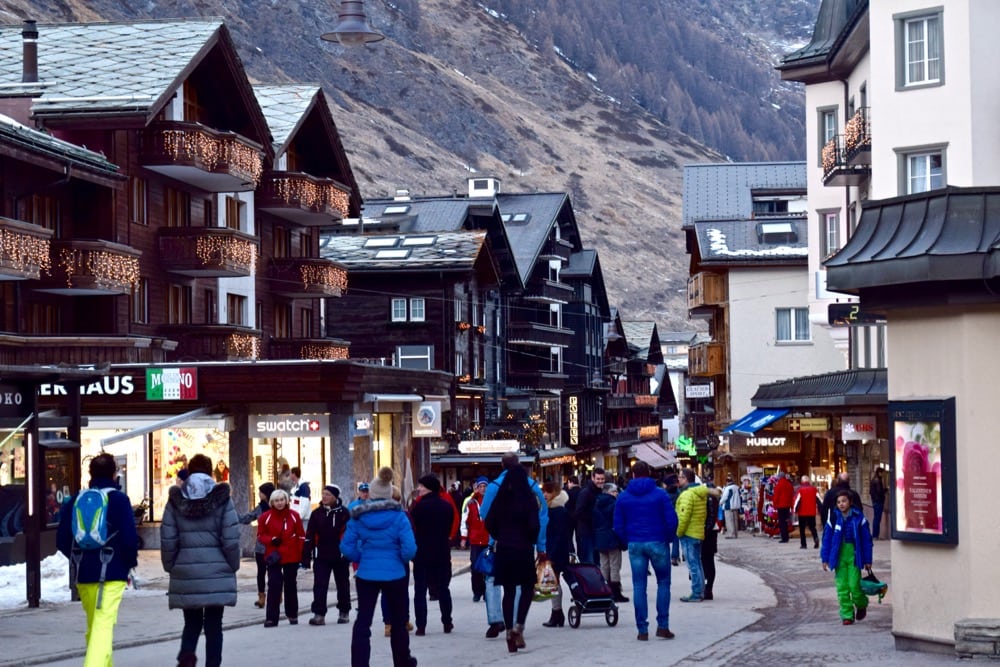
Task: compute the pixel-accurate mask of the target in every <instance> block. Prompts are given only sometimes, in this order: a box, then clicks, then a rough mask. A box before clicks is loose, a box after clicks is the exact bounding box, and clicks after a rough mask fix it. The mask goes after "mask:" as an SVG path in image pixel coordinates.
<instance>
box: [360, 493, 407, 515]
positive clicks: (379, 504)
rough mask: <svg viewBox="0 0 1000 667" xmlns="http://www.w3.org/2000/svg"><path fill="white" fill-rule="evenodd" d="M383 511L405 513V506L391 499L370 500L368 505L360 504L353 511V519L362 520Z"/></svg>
mask: <svg viewBox="0 0 1000 667" xmlns="http://www.w3.org/2000/svg"><path fill="white" fill-rule="evenodd" d="M381 510H394V511H398V512H402V511H403V506H402V505H401V504H400V503H399V502H398V501H396V500H393V499H391V498H387V499H379V500H369V501H368V502H366V503H359V504H357V505H355V506H354V507H353V508H352V509H351V518H352V519H360V518H361V517H362V516H365V515H368V514H371V513H372V512H378V511H381Z"/></svg>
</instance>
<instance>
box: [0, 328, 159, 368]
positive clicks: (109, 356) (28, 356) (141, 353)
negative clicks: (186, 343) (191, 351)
mask: <svg viewBox="0 0 1000 667" xmlns="http://www.w3.org/2000/svg"><path fill="white" fill-rule="evenodd" d="M176 347H177V342H176V341H173V340H167V339H163V338H147V337H145V336H74V335H47V336H12V335H4V334H0V365H13V364H16V365H24V366H32V365H35V364H45V365H52V364H72V365H83V364H97V363H104V362H110V363H112V364H162V363H165V362H166V361H168V359H167V357H168V355H169V354H171V353H172V352H173V351H174V349H176Z"/></svg>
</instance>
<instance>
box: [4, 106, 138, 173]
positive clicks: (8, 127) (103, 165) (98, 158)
mask: <svg viewBox="0 0 1000 667" xmlns="http://www.w3.org/2000/svg"><path fill="white" fill-rule="evenodd" d="M0 142H2V143H11V144H16V145H19V146H21V147H22V148H24V149H26V150H27V151H28V152H29V153H37V154H39V155H44V156H46V157H47V158H49V159H51V160H54V161H56V162H57V164H60V165H62V166H65V164H66V162H70V163H72V164H73V166H74V167H76V168H78V169H79V168H81V167H82V168H83V169H84V170H85V172H87V173H93V174H94V175H95V176H97V177H98V180H100V181H101V182H104V181H105V180H106V179H108V178H112V179H113V180H120V179H124V176H121V175H120V174H119V173H118V166H117V165H115V164H112V163H111V162H109V161H108V159H107V158H106V157H105V156H104V155H102V154H101V153H95V152H94V151H89V150H87V149H86V148H82V147H80V146H77V145H76V144H72V143H70V142H68V141H63V140H62V139H57V138H56V137H53V136H52V135H50V134H46V133H45V132H39V131H38V130H35V129H32V128H30V127H27V126H25V125H22V124H21V123H19V122H17V121H16V120H14V119H13V118H9V117H8V116H4V115H3V114H0ZM77 175H81V174H77ZM82 175H83V177H84V178H86V177H87V176H86V173H84V174H82Z"/></svg>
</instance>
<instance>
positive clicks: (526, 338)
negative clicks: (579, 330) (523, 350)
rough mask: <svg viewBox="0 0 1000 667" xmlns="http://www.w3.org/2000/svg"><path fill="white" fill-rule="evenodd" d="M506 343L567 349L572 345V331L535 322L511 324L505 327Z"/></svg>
mask: <svg viewBox="0 0 1000 667" xmlns="http://www.w3.org/2000/svg"><path fill="white" fill-rule="evenodd" d="M507 343H508V344H510V345H525V346H531V347H569V346H570V345H571V344H572V343H573V331H572V329H563V328H560V327H552V326H549V325H547V324H539V323H537V322H513V323H511V324H510V325H509V326H508V327H507Z"/></svg>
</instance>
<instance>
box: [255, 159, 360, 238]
mask: <svg viewBox="0 0 1000 667" xmlns="http://www.w3.org/2000/svg"><path fill="white" fill-rule="evenodd" d="M256 208H257V209H258V210H261V211H266V212H268V213H270V214H272V215H276V216H278V217H279V218H283V219H285V220H288V221H290V222H294V223H296V224H299V225H302V226H305V227H308V226H322V225H329V224H330V223H331V221H335V220H340V219H341V218H346V217H347V215H348V213H349V211H350V190H349V189H348V188H347V187H346V186H344V185H341V184H340V183H338V182H336V181H334V180H333V179H330V178H316V177H315V176H310V175H309V174H303V173H299V172H292V171H271V172H267V173H265V174H264V177H263V179H262V180H261V184H260V189H259V190H258V191H257V199H256Z"/></svg>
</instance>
